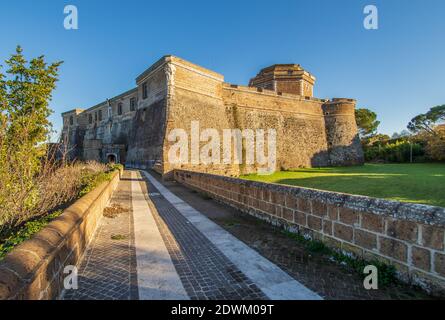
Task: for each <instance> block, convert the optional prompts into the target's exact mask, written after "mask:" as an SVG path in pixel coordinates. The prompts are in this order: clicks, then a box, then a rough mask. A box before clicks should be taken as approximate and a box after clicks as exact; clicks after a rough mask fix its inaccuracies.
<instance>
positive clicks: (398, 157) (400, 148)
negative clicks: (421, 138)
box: [364, 138, 425, 162]
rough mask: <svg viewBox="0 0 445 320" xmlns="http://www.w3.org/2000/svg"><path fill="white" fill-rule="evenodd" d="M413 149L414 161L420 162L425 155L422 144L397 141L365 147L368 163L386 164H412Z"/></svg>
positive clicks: (405, 140)
mask: <svg viewBox="0 0 445 320" xmlns="http://www.w3.org/2000/svg"><path fill="white" fill-rule="evenodd" d="M411 147H412V156H413V161H419V160H420V159H422V158H423V157H424V155H425V150H424V146H423V144H421V143H420V142H412V143H410V142H409V141H408V140H407V139H404V138H401V139H395V140H389V141H384V142H382V141H379V142H376V143H374V144H372V145H370V146H364V153H365V160H366V161H385V162H410V160H411Z"/></svg>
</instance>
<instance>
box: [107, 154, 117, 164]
mask: <svg viewBox="0 0 445 320" xmlns="http://www.w3.org/2000/svg"><path fill="white" fill-rule="evenodd" d="M116 160H117V157H116V155H115V154H114V153H109V154H108V155H107V161H108V163H111V164H115V163H116Z"/></svg>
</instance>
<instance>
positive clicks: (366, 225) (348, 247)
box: [174, 170, 445, 295]
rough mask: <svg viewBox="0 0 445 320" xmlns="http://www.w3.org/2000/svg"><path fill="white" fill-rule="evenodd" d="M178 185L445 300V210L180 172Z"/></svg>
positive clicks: (176, 171)
mask: <svg viewBox="0 0 445 320" xmlns="http://www.w3.org/2000/svg"><path fill="white" fill-rule="evenodd" d="M174 178H175V180H176V181H177V182H179V183H181V184H183V185H185V186H187V187H189V188H191V189H194V190H197V191H200V192H204V193H206V194H208V195H209V196H211V197H213V198H214V199H216V200H218V201H220V202H223V203H226V204H229V205H231V206H233V207H235V208H237V209H240V210H241V211H243V212H246V213H249V214H251V215H254V216H256V217H258V218H261V219H264V220H267V221H269V222H271V223H273V224H275V225H279V226H281V227H284V228H286V229H287V230H289V231H292V232H298V233H300V234H302V235H305V236H309V237H311V238H312V239H316V240H321V241H323V242H324V243H325V244H327V245H328V246H329V247H331V248H335V249H340V250H343V251H344V252H348V253H352V254H354V255H355V256H359V257H363V258H364V259H366V260H375V259H378V260H379V261H382V262H384V263H387V264H392V265H394V266H395V267H396V268H397V270H398V275H399V277H400V278H401V279H402V280H404V281H406V282H410V283H414V284H417V285H420V286H422V287H423V288H424V289H426V290H428V291H429V292H431V293H433V294H438V295H445V248H444V246H445V236H444V233H445V208H440V207H432V206H426V205H419V204H410V203H402V202H398V201H389V200H383V199H376V198H370V197H364V196H355V195H349V194H342V193H335V192H328V191H320V190H315V189H307V188H300V187H292V186H285V185H278V184H272V183H262V182H254V181H246V180H242V179H236V178H230V177H224V176H218V175H212V174H206V173H198V172H191V171H184V170H175V173H174Z"/></svg>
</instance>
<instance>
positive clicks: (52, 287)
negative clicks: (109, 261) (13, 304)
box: [0, 172, 120, 300]
mask: <svg viewBox="0 0 445 320" xmlns="http://www.w3.org/2000/svg"><path fill="white" fill-rule="evenodd" d="M119 176H120V175H119V173H118V172H116V173H115V174H114V175H113V177H112V179H111V181H109V182H104V183H103V184H101V185H100V186H98V187H97V188H95V189H94V190H93V191H91V192H90V193H88V194H87V195H85V196H83V197H82V198H80V199H79V200H77V201H76V202H75V203H74V204H73V205H71V206H70V207H69V208H67V209H66V210H65V211H64V212H63V213H62V215H60V216H59V217H58V218H56V219H54V220H53V221H52V222H50V223H49V224H48V225H47V226H46V227H45V228H43V229H42V230H41V231H40V232H38V233H37V234H35V235H34V236H33V237H32V238H31V239H29V240H27V241H25V242H23V243H22V244H20V245H19V246H17V247H16V248H15V249H14V250H12V251H11V252H10V253H9V254H7V255H6V257H5V258H4V259H3V260H2V261H0V300H6V299H14V300H42V299H45V300H46V299H54V298H57V297H59V295H60V294H61V292H62V290H63V288H64V286H63V281H64V278H65V277H66V276H67V274H64V273H63V271H64V268H65V267H66V266H68V265H74V266H75V265H77V263H78V262H79V261H80V258H81V257H82V254H83V252H84V250H85V248H86V246H87V244H88V243H89V241H90V240H91V238H92V236H93V234H94V231H95V230H96V227H97V224H98V222H99V220H100V219H101V217H102V211H103V209H104V208H105V206H106V205H107V203H108V201H109V199H110V198H111V195H112V193H113V190H114V189H115V188H116V186H117V183H118V182H119Z"/></svg>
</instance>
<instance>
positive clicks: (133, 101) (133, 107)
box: [130, 98, 136, 111]
mask: <svg viewBox="0 0 445 320" xmlns="http://www.w3.org/2000/svg"><path fill="white" fill-rule="evenodd" d="M135 109H136V99H135V98H131V99H130V111H134V110H135Z"/></svg>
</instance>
